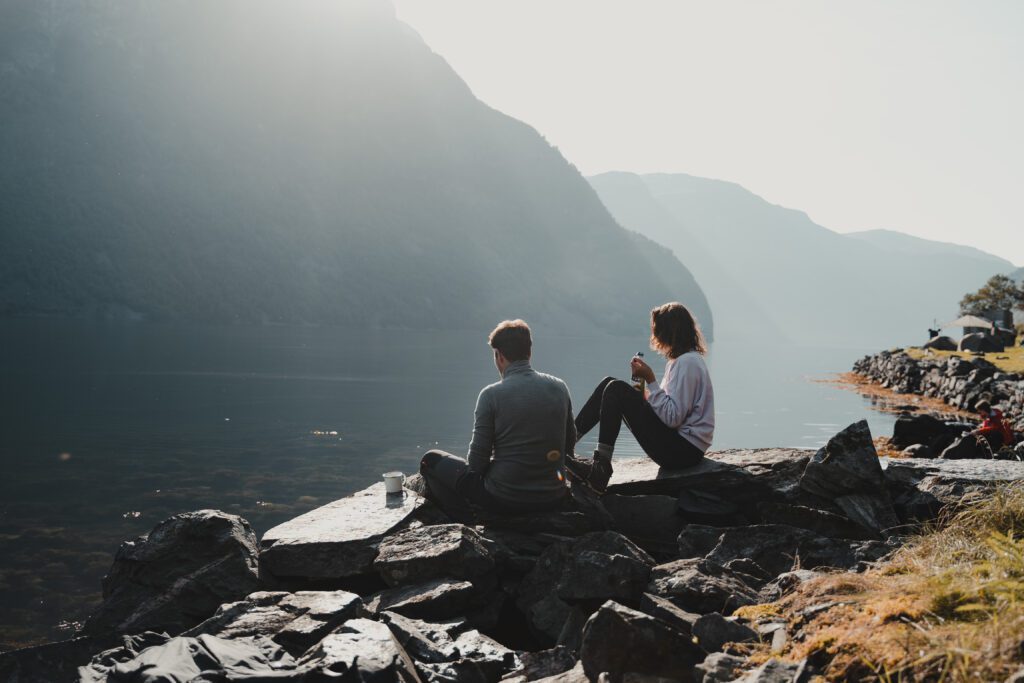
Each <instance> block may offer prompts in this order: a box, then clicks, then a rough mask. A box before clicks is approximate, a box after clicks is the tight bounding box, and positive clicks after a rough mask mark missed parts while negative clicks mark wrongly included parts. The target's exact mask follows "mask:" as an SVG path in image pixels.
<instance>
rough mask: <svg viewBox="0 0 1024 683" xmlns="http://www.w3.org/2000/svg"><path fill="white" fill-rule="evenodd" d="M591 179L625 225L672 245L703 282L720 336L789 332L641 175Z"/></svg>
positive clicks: (778, 336) (615, 174)
mask: <svg viewBox="0 0 1024 683" xmlns="http://www.w3.org/2000/svg"><path fill="white" fill-rule="evenodd" d="M588 180H589V181H590V184H591V185H592V186H593V187H594V189H595V190H597V194H598V196H599V197H600V198H601V201H602V202H604V205H605V206H606V207H608V210H609V211H610V212H611V214H612V216H614V217H615V220H616V221H618V222H619V224H620V225H624V226H626V227H628V228H629V229H631V230H636V231H637V232H639V233H641V234H643V235H646V236H647V237H649V238H651V239H653V240H655V241H657V242H659V243H661V244H670V245H673V249H675V250H676V254H677V255H678V256H679V260H681V261H682V262H683V263H685V264H686V267H687V268H688V269H689V270H690V271H691V272H692V273H693V275H694V277H695V278H697V281H698V282H700V283H701V284H702V287H703V290H704V292H705V294H706V295H707V297H708V301H709V303H710V305H711V307H712V309H713V310H714V311H715V329H716V330H717V332H718V334H719V336H720V337H721V338H726V337H734V338H738V337H740V336H741V335H743V334H745V333H747V332H749V331H751V330H756V331H757V333H758V335H765V336H771V337H773V338H776V339H784V338H785V337H786V335H785V334H784V333H783V332H782V331H781V329H780V328H779V327H778V325H777V324H776V323H775V322H773V321H772V320H771V319H770V318H769V317H768V316H767V315H766V314H765V312H764V311H763V310H762V309H761V308H760V306H759V304H757V303H756V302H755V301H754V300H753V299H752V298H751V295H750V292H749V291H747V288H746V287H745V286H743V285H742V284H741V283H740V282H739V280H737V279H736V278H735V277H733V276H732V275H731V274H730V273H729V272H728V270H727V269H726V268H725V267H724V266H723V265H722V263H721V262H720V261H719V260H718V258H717V257H716V256H715V255H713V254H712V253H711V252H710V251H709V250H708V249H706V248H705V247H704V246H703V245H702V244H701V242H700V241H699V240H698V239H697V238H696V237H695V236H694V235H693V234H692V233H691V232H690V230H689V227H688V226H687V225H686V224H685V223H683V222H682V221H680V220H679V219H678V218H676V217H675V216H674V215H673V214H672V213H670V212H669V211H668V209H666V208H665V207H664V206H662V205H661V204H660V203H658V201H657V200H656V199H655V198H654V197H653V196H652V195H651V193H650V190H649V189H648V188H647V185H646V184H645V183H644V180H643V178H642V177H641V176H639V175H636V174H634V173H623V172H618V171H613V172H610V173H603V174H600V175H596V176H591V177H590V178H588Z"/></svg>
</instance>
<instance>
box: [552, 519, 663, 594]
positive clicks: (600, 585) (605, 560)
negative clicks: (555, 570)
mask: <svg viewBox="0 0 1024 683" xmlns="http://www.w3.org/2000/svg"><path fill="white" fill-rule="evenodd" d="M565 560H566V561H565V565H564V567H563V570H562V575H561V577H560V579H559V581H558V584H557V586H556V587H555V591H556V592H557V593H558V597H559V598H561V599H562V600H564V601H566V602H567V603H576V602H586V601H591V602H593V601H599V602H604V601H605V600H619V601H623V602H630V603H632V602H635V601H636V600H638V599H639V598H640V595H641V594H642V593H643V592H644V588H645V587H646V586H647V583H648V581H649V580H650V577H651V567H653V566H654V559H653V558H651V556H650V555H648V554H647V553H645V552H644V551H643V550H641V549H640V548H638V547H637V546H636V545H634V544H633V542H632V541H630V540H629V539H628V538H626V537H625V536H623V535H622V534H620V533H617V532H614V531H602V532H597V533H592V534H587V535H586V536H583V537H581V538H580V539H579V540H577V541H575V542H574V543H573V544H572V546H571V547H570V548H569V553H568V555H567V556H566V558H565Z"/></svg>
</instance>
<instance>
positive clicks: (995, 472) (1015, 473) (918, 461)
mask: <svg viewBox="0 0 1024 683" xmlns="http://www.w3.org/2000/svg"><path fill="white" fill-rule="evenodd" d="M879 460H881V461H882V469H883V470H884V471H885V475H886V477H889V478H897V479H900V480H902V481H907V482H910V481H913V480H915V479H916V480H921V479H924V478H925V477H929V476H938V477H942V478H944V479H963V480H968V481H976V482H986V483H988V482H990V483H1000V482H1011V481H1019V480H1021V479H1024V462H1017V461H1014V460H931V459H927V458H879Z"/></svg>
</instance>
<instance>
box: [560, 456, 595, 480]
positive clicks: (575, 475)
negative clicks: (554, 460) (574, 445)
mask: <svg viewBox="0 0 1024 683" xmlns="http://www.w3.org/2000/svg"><path fill="white" fill-rule="evenodd" d="M593 469H594V463H593V462H592V461H590V460H583V459H581V458H579V457H577V456H576V454H575V453H566V454H565V470H566V472H568V474H569V476H570V477H571V478H572V479H573V480H574V481H578V482H580V483H584V484H585V483H586V482H587V480H588V479H590V472H591V470H593Z"/></svg>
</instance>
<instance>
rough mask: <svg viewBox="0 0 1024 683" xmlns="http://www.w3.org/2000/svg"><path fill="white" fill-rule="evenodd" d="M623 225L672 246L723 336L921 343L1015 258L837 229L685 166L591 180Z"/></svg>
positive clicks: (833, 342)
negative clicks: (739, 331) (678, 170)
mask: <svg viewBox="0 0 1024 683" xmlns="http://www.w3.org/2000/svg"><path fill="white" fill-rule="evenodd" d="M589 180H590V182H591V185H592V186H593V187H594V188H595V190H597V192H598V194H599V195H600V196H601V198H602V201H604V202H605V203H606V206H608V208H609V210H610V211H611V212H612V215H614V216H615V217H616V219H617V220H619V222H621V223H622V224H623V225H624V226H626V227H627V228H630V229H633V230H637V231H639V232H641V233H643V234H647V235H648V236H651V237H652V238H655V239H658V240H659V241H660V242H662V243H663V244H665V245H666V246H668V247H669V248H670V249H672V250H673V252H674V253H675V254H676V255H677V256H679V258H680V260H681V261H682V262H683V263H685V264H687V265H688V266H689V267H690V268H691V269H692V270H693V272H694V273H695V275H696V276H697V279H698V281H699V282H700V283H701V285H702V286H703V287H704V289H705V291H706V292H707V295H708V299H709V301H710V302H711V303H712V305H713V306H714V307H715V315H716V320H717V321H718V322H719V324H720V327H719V339H724V338H726V334H725V332H724V330H726V329H727V330H729V336H732V335H733V334H735V329H736V327H737V325H739V326H740V327H742V328H744V329H745V330H746V337H745V338H747V339H749V338H751V335H754V336H755V338H757V339H765V338H772V337H773V335H774V333H773V332H771V331H767V332H765V331H764V330H771V328H766V327H763V326H762V324H761V323H760V321H761V320H762V319H763V318H765V317H767V318H768V319H769V320H770V321H771V323H772V324H773V325H774V326H775V328H777V329H779V330H781V331H782V334H783V335H785V336H787V337H789V338H790V339H792V340H793V341H794V342H795V343H797V344H807V345H828V346H848V347H863V348H872V347H879V346H884V347H888V346H892V345H893V344H909V343H919V342H920V341H922V338H927V337H926V333H927V328H928V327H929V326H931V325H932V324H933V320H934V319H938V320H940V321H942V320H947V319H950V318H951V317H955V315H956V312H957V304H958V302H959V301H960V298H961V297H962V296H963V294H964V293H966V292H968V291H973V290H976V289H977V288H978V287H979V286H981V285H982V284H983V283H984V282H985V281H986V280H987V279H988V278H989V277H990V276H991V275H993V274H996V273H999V272H1003V271H1005V270H1006V269H1007V267H1008V266H1009V267H1012V266H1010V265H1009V264H1008V262H1005V261H1003V260H1002V259H998V258H997V257H994V256H991V255H987V254H984V253H983V252H976V251H975V250H970V249H968V248H957V247H956V246H955V245H941V244H940V243H937V242H930V241H928V240H918V239H917V238H912V237H909V236H905V235H899V234H889V233H881V234H880V233H878V232H872V233H867V234H864V233H862V234H860V235H855V236H848V235H841V234H839V233H836V232H833V231H831V230H829V229H827V228H825V227H823V226H821V225H818V224H816V223H815V222H814V221H812V220H811V219H810V218H809V217H808V216H807V214H805V213H803V212H801V211H796V210H793V209H789V208H785V207H781V206H778V205H774V204H771V203H769V202H767V201H765V200H764V199H763V198H761V197H758V196H757V195H755V194H753V193H752V192H750V191H748V190H746V189H745V188H743V187H741V186H740V185H737V184H735V183H729V182H724V181H720V180H711V179H707V178H699V177H695V176H690V175H685V174H650V175H634V174H626V173H609V174H602V175H599V176H594V177H592V178H590V179H589Z"/></svg>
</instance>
